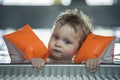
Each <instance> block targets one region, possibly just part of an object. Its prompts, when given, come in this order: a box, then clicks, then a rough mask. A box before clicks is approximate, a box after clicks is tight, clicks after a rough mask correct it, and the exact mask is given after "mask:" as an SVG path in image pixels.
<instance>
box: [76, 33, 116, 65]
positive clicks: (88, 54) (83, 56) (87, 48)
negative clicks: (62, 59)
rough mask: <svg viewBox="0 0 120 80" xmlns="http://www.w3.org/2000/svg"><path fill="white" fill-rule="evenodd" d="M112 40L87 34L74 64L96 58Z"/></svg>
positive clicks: (109, 37)
mask: <svg viewBox="0 0 120 80" xmlns="http://www.w3.org/2000/svg"><path fill="white" fill-rule="evenodd" d="M114 39H115V37H114V36H100V35H95V34H92V33H91V34H89V35H88V36H87V38H86V40H85V41H84V43H83V44H82V46H81V48H80V49H79V50H78V53H77V54H76V57H75V60H74V63H81V62H82V61H84V60H87V59H89V58H98V57H99V56H100V55H101V54H102V52H103V51H104V50H105V48H106V47H107V46H108V45H109V44H110V43H111V42H112V41H113V40H114Z"/></svg>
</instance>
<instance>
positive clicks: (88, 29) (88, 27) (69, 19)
mask: <svg viewBox="0 0 120 80" xmlns="http://www.w3.org/2000/svg"><path fill="white" fill-rule="evenodd" d="M57 23H59V24H60V25H61V27H62V26H63V25H65V24H69V25H70V26H71V27H72V28H73V29H74V30H75V32H79V34H80V35H81V36H80V38H81V41H80V45H82V43H83V41H84V40H85V38H86V37H87V35H88V34H89V33H92V29H93V26H92V20H91V19H90V18H89V16H87V15H85V14H84V13H83V12H82V11H78V10H77V9H73V10H70V9H69V10H66V11H65V12H62V13H61V14H60V15H58V17H57V20H56V21H55V23H54V26H55V27H56V24H57ZM78 26H79V27H78Z"/></svg>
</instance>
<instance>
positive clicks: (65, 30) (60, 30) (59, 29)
mask: <svg viewBox="0 0 120 80" xmlns="http://www.w3.org/2000/svg"><path fill="white" fill-rule="evenodd" d="M53 33H54V34H55V33H57V34H63V35H74V36H80V34H79V33H78V32H76V31H75V29H74V28H73V27H71V26H70V25H67V24H66V25H63V26H56V27H55V29H54V31H53Z"/></svg>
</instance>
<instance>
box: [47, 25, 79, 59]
mask: <svg viewBox="0 0 120 80" xmlns="http://www.w3.org/2000/svg"><path fill="white" fill-rule="evenodd" d="M79 42H80V34H79V33H76V32H75V30H74V29H73V28H72V27H70V26H69V25H67V24H66V25H63V26H62V27H57V28H55V29H54V31H53V33H52V35H51V38H50V41H49V44H48V49H49V52H50V56H51V57H52V58H53V59H55V60H64V61H65V60H71V58H72V57H73V56H74V55H75V54H76V53H77V51H78V49H79Z"/></svg>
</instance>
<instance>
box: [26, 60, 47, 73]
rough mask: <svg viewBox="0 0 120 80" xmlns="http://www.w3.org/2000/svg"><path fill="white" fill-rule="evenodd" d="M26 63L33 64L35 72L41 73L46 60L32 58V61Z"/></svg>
mask: <svg viewBox="0 0 120 80" xmlns="http://www.w3.org/2000/svg"><path fill="white" fill-rule="evenodd" d="M24 63H31V64H32V66H33V68H34V70H36V71H39V70H41V69H42V68H43V67H44V65H45V60H44V59H42V58H32V59H30V60H25V61H24Z"/></svg>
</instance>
